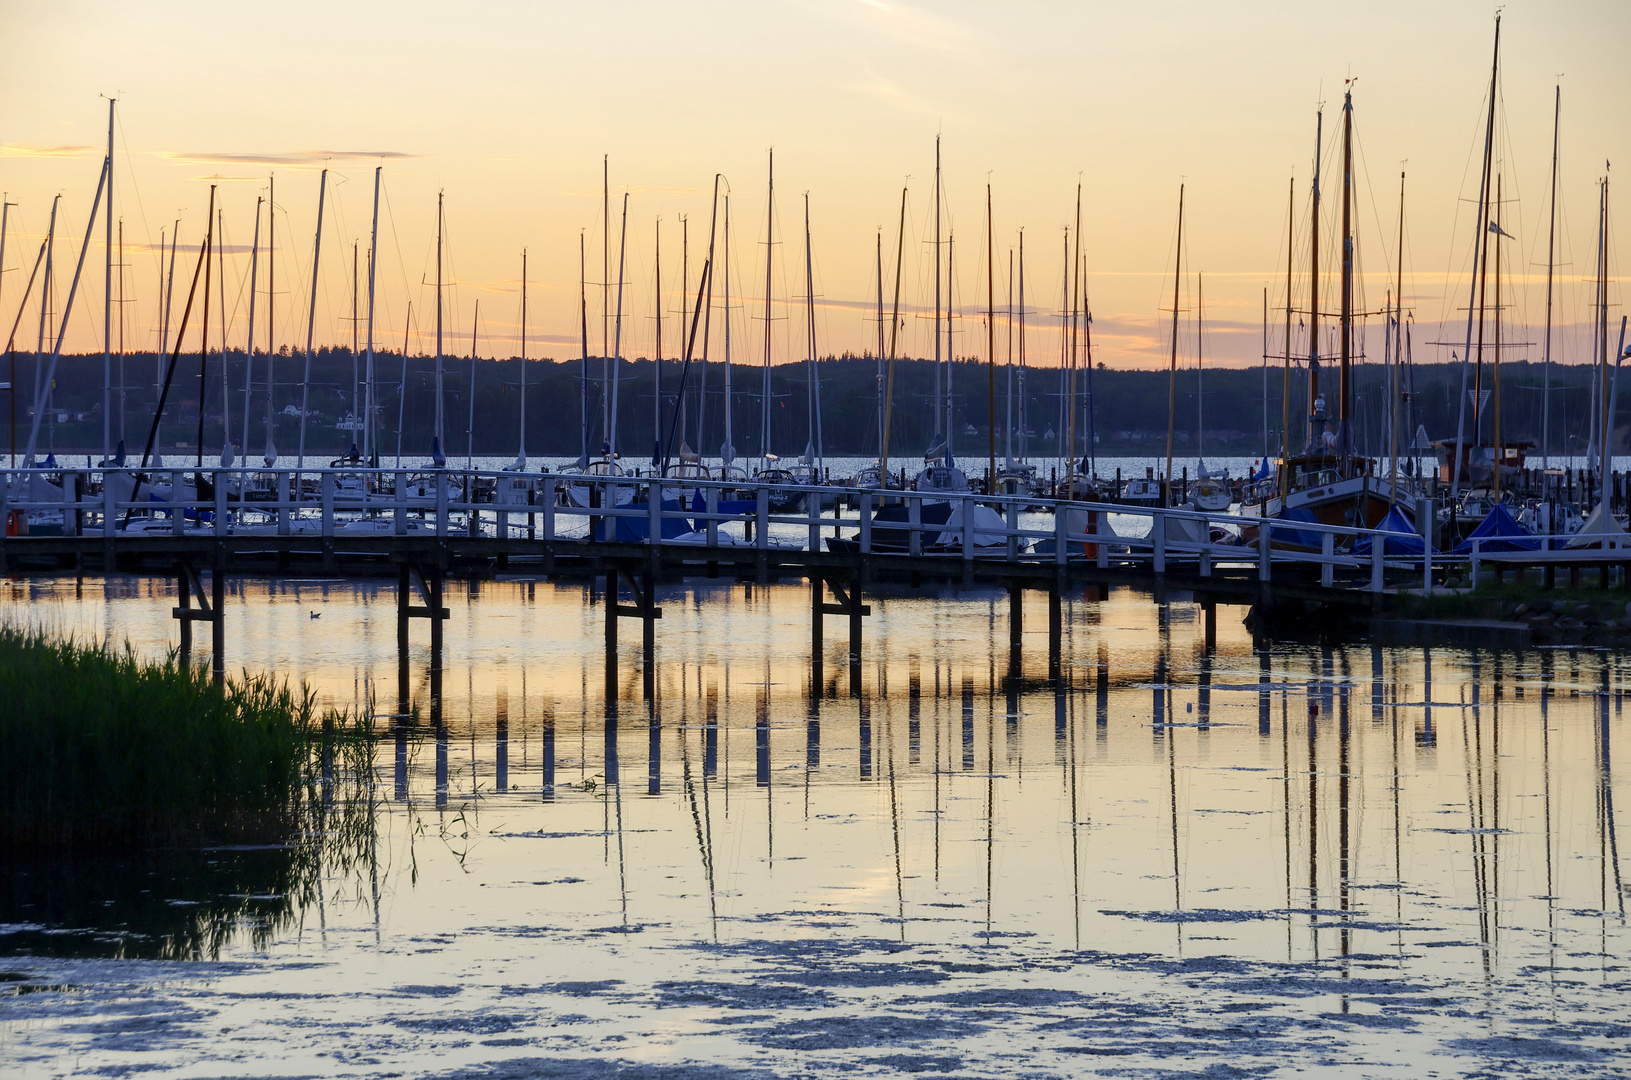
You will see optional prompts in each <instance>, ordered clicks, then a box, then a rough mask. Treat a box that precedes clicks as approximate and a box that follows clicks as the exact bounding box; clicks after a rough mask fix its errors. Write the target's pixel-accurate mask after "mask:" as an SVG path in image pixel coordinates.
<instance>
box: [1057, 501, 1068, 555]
mask: <svg viewBox="0 0 1631 1080" xmlns="http://www.w3.org/2000/svg"><path fill="white" fill-rule="evenodd" d="M1069 533H1070V528H1069V525H1068V522H1067V517H1066V514H1065V504H1064V503H1058V502H1056V503H1054V504H1053V564H1054V565H1055V566H1063V565H1065V560H1066V559H1068V558H1069V557H1070V543H1069V542H1068V541H1067V540H1066V537H1067V536H1068V535H1069Z"/></svg>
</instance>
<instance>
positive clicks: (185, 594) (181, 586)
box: [171, 487, 193, 667]
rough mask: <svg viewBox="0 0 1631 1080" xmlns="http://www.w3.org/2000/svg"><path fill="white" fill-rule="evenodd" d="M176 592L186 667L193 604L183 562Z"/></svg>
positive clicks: (189, 660) (178, 567)
mask: <svg viewBox="0 0 1631 1080" xmlns="http://www.w3.org/2000/svg"><path fill="white" fill-rule="evenodd" d="M171 490H173V491H175V490H180V488H179V487H176V488H172V489H171ZM176 592H177V593H178V594H179V595H180V597H181V604H180V608H181V612H182V613H183V614H178V616H177V617H178V618H179V619H180V620H181V654H180V655H181V666H182V667H186V666H187V665H188V664H190V663H192V659H193V620H192V617H191V615H190V614H185V613H187V612H190V610H191V608H192V606H193V586H192V582H191V581H189V580H187V567H186V565H185V564H183V563H177V564H176Z"/></svg>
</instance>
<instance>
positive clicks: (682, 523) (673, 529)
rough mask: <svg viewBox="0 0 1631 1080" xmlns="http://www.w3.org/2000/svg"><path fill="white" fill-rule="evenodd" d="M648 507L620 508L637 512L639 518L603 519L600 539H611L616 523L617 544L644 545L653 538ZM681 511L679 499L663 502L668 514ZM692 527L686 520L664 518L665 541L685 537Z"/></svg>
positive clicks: (639, 505)
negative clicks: (647, 514) (613, 526)
mask: <svg viewBox="0 0 1631 1080" xmlns="http://www.w3.org/2000/svg"><path fill="white" fill-rule="evenodd" d="M648 505H649V504H648V503H643V502H638V503H625V504H623V505H622V506H619V507H618V509H619V510H633V511H635V512H637V513H638V514H640V516H639V517H618V518H603V519H601V523H600V533H599V536H600V539H602V540H607V539H610V535H609V534H611V533H612V531H613V530H612V525H613V523H614V522H615V523H616V526H617V528H616V537H617V539H616V541H615V542H616V543H619V544H643V543H645V542H646V540H647V538H649V537H650V536H651V524H650V522H651V518H650V517H648V516H646V513H647V507H648ZM680 509H681V507H680V502H679V500H678V499H664V500H663V510H665V511H667V512H670V513H679V512H680ZM690 525H691V523H690V522H689V521H686V520H685V519H684V518H679V517H665V518H663V539H664V540H672V539H673V538H674V537H676V536H681V535H684V534H685V533H687V532H689V531H690Z"/></svg>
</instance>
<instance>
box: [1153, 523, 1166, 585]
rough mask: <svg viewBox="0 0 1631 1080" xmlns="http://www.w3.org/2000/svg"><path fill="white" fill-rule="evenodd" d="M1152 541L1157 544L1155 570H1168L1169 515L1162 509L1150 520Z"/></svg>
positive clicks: (1162, 572)
mask: <svg viewBox="0 0 1631 1080" xmlns="http://www.w3.org/2000/svg"><path fill="white" fill-rule="evenodd" d="M1150 542H1151V543H1152V544H1154V545H1155V556H1154V559H1155V567H1154V569H1155V572H1156V573H1157V574H1164V573H1166V572H1167V515H1166V514H1165V513H1163V512H1162V511H1160V510H1157V511H1156V512H1155V516H1154V517H1153V518H1152V519H1151V520H1150Z"/></svg>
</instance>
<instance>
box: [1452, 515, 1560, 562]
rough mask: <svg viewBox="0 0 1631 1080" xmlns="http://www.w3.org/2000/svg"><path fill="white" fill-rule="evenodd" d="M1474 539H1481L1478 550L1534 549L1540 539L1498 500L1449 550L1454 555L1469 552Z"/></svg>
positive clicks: (1538, 545) (1538, 544)
mask: <svg viewBox="0 0 1631 1080" xmlns="http://www.w3.org/2000/svg"><path fill="white" fill-rule="evenodd" d="M1474 540H1477V541H1481V543H1479V544H1478V550H1479V551H1481V552H1487V551H1534V550H1535V549H1536V548H1538V547H1540V541H1539V540H1536V539H1535V538H1534V537H1533V536H1532V535H1530V533H1529V531H1528V530H1527V529H1525V528H1524V527H1523V526H1522V525H1519V524H1518V522H1517V519H1516V518H1514V517H1513V516H1512V513H1511V511H1509V510H1508V509H1507V508H1506V503H1499V502H1498V503H1496V504H1495V505H1494V506H1492V507H1490V510H1489V513H1487V514H1485V515H1484V520H1483V521H1480V522H1479V523H1478V527H1477V528H1476V529H1474V530H1473V531H1472V532H1470V533H1468V534H1467V538H1466V539H1465V540H1463V541H1461V543H1459V544H1457V545H1456V546H1455V547H1454V548H1452V549H1451V552H1452V553H1453V554H1456V555H1468V554H1471V553H1472V549H1473V541H1474Z"/></svg>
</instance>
